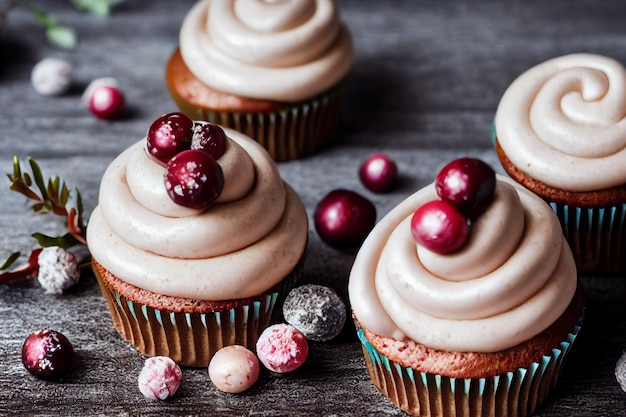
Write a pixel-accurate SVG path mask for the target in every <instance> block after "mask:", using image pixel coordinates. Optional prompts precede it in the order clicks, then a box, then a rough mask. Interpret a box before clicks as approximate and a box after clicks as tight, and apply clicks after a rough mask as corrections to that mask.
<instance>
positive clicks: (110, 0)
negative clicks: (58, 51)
mask: <svg viewBox="0 0 626 417" xmlns="http://www.w3.org/2000/svg"><path fill="white" fill-rule="evenodd" d="M122 1H123V0H71V3H72V5H73V6H74V7H75V8H76V9H78V10H84V11H87V12H89V13H91V14H93V15H96V16H100V17H106V16H108V15H109V14H110V12H111V8H112V7H113V6H115V5H116V4H118V3H121V2H122ZM36 3H40V2H37V1H34V0H10V1H7V2H5V4H2V3H0V23H2V22H3V21H5V20H6V19H7V17H8V15H9V12H10V11H11V10H13V9H15V8H17V7H23V8H25V9H27V10H29V11H30V12H31V13H32V15H33V18H34V19H35V21H36V22H37V23H39V24H40V25H42V26H43V27H44V28H45V29H46V37H47V38H48V42H50V44H52V45H54V46H56V47H59V48H63V49H73V48H74V47H75V46H76V39H77V36H76V32H75V31H74V29H72V28H71V27H69V26H65V25H62V24H60V23H59V22H58V21H57V19H56V18H55V17H54V16H53V15H52V14H51V13H49V12H47V11H46V10H44V9H43V8H41V7H40V6H39V5H38V4H36ZM41 3H44V2H41Z"/></svg>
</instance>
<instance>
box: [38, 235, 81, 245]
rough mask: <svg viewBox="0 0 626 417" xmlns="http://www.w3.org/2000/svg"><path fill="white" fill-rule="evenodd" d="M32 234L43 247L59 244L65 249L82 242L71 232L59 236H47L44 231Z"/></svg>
mask: <svg viewBox="0 0 626 417" xmlns="http://www.w3.org/2000/svg"><path fill="white" fill-rule="evenodd" d="M31 236H32V237H34V238H35V240H36V241H37V243H39V245H40V246H41V247H43V248H48V247H51V246H59V247H61V248H63V249H68V248H71V247H72V246H75V245H77V244H79V243H80V242H79V241H77V240H76V239H75V238H74V237H73V236H72V235H70V234H69V233H66V234H65V235H63V236H57V237H52V236H46V235H44V234H43V233H33V234H32V235H31Z"/></svg>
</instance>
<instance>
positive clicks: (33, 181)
mask: <svg viewBox="0 0 626 417" xmlns="http://www.w3.org/2000/svg"><path fill="white" fill-rule="evenodd" d="M27 161H28V164H29V165H30V171H31V173H30V174H29V173H28V172H25V171H23V170H22V167H21V166H20V161H19V159H18V158H17V156H14V157H13V174H7V177H9V180H10V181H11V186H10V187H9V188H10V189H11V190H13V191H17V192H18V193H21V194H23V195H25V196H26V197H27V198H28V199H29V200H33V201H34V202H33V204H32V205H31V209H32V210H33V211H34V212H35V213H39V214H49V213H52V214H56V215H58V216H62V217H65V220H66V225H67V230H68V232H67V233H66V234H64V235H63V236H56V237H52V236H47V235H44V234H42V233H34V234H33V235H32V236H33V237H34V238H35V239H36V240H37V242H38V243H39V245H41V246H42V247H44V248H45V247H49V246H60V247H62V248H63V249H67V248H70V247H72V246H75V245H78V244H83V245H84V244H86V243H87V241H86V238H85V224H84V220H83V203H82V199H81V196H80V192H79V191H78V188H75V193H76V194H75V203H74V204H73V205H72V204H71V202H70V190H69V187H68V186H67V184H66V183H65V181H61V179H60V178H59V177H58V176H52V177H50V178H48V180H47V181H45V180H44V177H43V175H42V173H41V168H40V167H39V164H37V162H36V161H35V160H34V159H33V158H30V157H29V158H28V159H27Z"/></svg>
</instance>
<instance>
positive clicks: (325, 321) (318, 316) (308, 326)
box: [283, 284, 346, 342]
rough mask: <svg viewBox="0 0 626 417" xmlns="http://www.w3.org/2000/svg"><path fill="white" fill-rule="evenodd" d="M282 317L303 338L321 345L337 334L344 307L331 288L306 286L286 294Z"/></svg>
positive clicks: (339, 330) (343, 314) (341, 324)
mask: <svg viewBox="0 0 626 417" xmlns="http://www.w3.org/2000/svg"><path fill="white" fill-rule="evenodd" d="M283 316H284V317H285V321H286V322H287V323H289V324H291V325H292V326H293V327H295V328H296V329H298V330H300V331H301V332H302V333H303V334H304V335H305V336H306V338H307V339H309V340H314V341H317V342H325V341H327V340H331V339H333V338H335V337H336V336H337V335H339V333H341V330H342V329H343V326H344V324H345V322H346V305H345V304H344V303H343V301H342V300H341V298H340V297H339V296H338V295H337V293H336V292H335V291H334V290H333V289H332V288H328V287H325V286H323V285H314V284H306V285H301V286H299V287H296V288H294V289H293V290H291V291H290V292H289V295H288V296H287V298H286V299H285V302H284V304H283Z"/></svg>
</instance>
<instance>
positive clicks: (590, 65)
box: [495, 54, 626, 191]
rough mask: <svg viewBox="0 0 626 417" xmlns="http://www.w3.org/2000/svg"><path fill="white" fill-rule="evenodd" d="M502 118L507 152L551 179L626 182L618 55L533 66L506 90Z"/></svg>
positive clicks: (624, 100) (623, 87)
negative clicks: (616, 57) (614, 58)
mask: <svg viewBox="0 0 626 417" xmlns="http://www.w3.org/2000/svg"><path fill="white" fill-rule="evenodd" d="M495 125H496V135H497V139H498V143H499V144H500V146H501V147H502V149H503V150H504V152H505V153H506V156H507V157H508V158H509V159H510V160H511V161H512V162H513V163H514V164H515V165H516V167H517V168H518V169H519V170H521V171H522V172H525V173H526V174H527V175H530V176H531V177H533V178H535V179H536V180H539V181H541V182H543V183H545V184H548V185H551V186H553V187H558V188H561V189H564V190H568V191H595V190H602V189H605V188H610V187H614V186H619V185H622V184H624V183H625V182H626V69H625V68H624V67H623V66H622V65H621V64H620V63H619V62H617V61H615V60H613V59H610V58H607V57H603V56H599V55H592V54H572V55H566V56H562V57H558V58H554V59H551V60H548V61H546V62H544V63H542V64H539V65H537V66H535V67H533V68H531V69H530V70H528V71H526V72H525V73H523V74H522V75H521V76H519V77H518V78H517V79H516V80H515V81H514V82H513V83H512V84H511V85H510V86H509V88H508V89H507V90H506V92H505V93H504V95H503V97H502V99H501V100H500V104H499V105H498V110H497V112H496V119H495Z"/></svg>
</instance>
